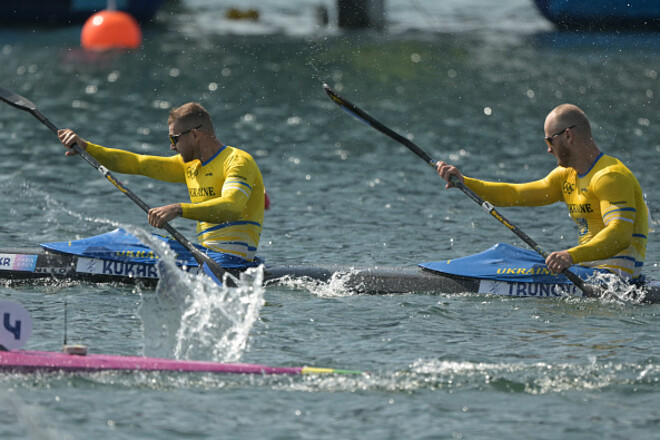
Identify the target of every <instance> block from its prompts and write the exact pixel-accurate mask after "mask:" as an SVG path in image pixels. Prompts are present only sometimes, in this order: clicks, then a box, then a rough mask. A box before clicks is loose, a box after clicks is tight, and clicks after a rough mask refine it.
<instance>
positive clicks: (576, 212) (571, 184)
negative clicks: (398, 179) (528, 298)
mask: <svg viewBox="0 0 660 440" xmlns="http://www.w3.org/2000/svg"><path fill="white" fill-rule="evenodd" d="M544 131H545V142H546V144H547V146H548V153H550V154H552V155H554V156H555V157H556V158H557V165H558V166H557V167H556V168H555V169H554V170H552V171H551V172H550V174H548V175H547V176H546V177H545V178H543V179H541V180H537V181H534V182H529V183H522V184H513V183H499V182H498V183H496V182H486V181H482V180H477V179H474V178H470V177H467V176H463V175H462V174H461V172H460V171H459V170H458V169H457V168H456V167H455V166H453V165H449V164H447V163H444V162H439V163H438V164H437V171H438V174H439V175H440V176H441V177H443V178H444V179H445V180H446V181H447V188H450V187H452V185H451V183H450V182H449V178H450V177H449V176H451V175H454V176H456V177H457V178H458V179H460V180H461V181H463V182H464V183H465V185H467V186H468V187H469V188H470V189H472V190H473V191H474V192H476V193H477V194H479V196H481V197H482V198H483V199H485V200H487V201H488V202H490V203H492V204H493V205H494V206H541V205H549V204H552V203H555V202H558V201H561V200H563V201H564V202H565V203H566V205H567V206H568V210H569V214H570V216H571V217H572V218H573V220H574V221H575V223H577V225H578V235H579V238H578V245H577V246H575V247H571V248H569V249H565V250H562V251H557V252H553V253H551V254H550V255H549V256H548V258H547V259H546V264H547V265H548V268H549V269H550V270H552V271H553V272H556V273H560V272H562V271H563V270H564V269H567V268H569V267H570V266H572V265H573V264H577V263H580V264H583V265H586V266H590V267H594V268H599V269H604V270H607V271H610V272H613V273H616V274H618V275H620V276H622V277H625V278H629V279H632V280H633V281H635V280H638V279H639V278H640V276H641V270H642V267H643V265H644V258H645V256H646V245H647V241H648V231H649V216H648V207H647V206H646V203H645V201H644V195H643V193H642V189H641V187H640V185H639V182H638V181H637V178H635V176H634V175H633V173H632V172H631V171H630V170H629V169H628V168H626V166H625V165H624V164H623V163H622V162H621V161H619V160H618V159H615V158H614V157H611V156H608V155H606V154H604V153H603V152H601V151H600V149H599V148H598V146H597V145H596V143H595V141H594V139H593V136H592V133H591V125H590V123H589V120H588V119H587V116H586V114H585V113H584V111H582V110H581V109H580V108H579V107H577V106H575V105H572V104H563V105H560V106H558V107H556V108H555V109H553V110H552V111H551V112H550V113H549V114H548V115H547V117H546V119H545V124H544Z"/></svg>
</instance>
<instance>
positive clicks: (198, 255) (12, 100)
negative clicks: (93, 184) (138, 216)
mask: <svg viewBox="0 0 660 440" xmlns="http://www.w3.org/2000/svg"><path fill="white" fill-rule="evenodd" d="M0 100H1V101H4V102H6V103H7V104H9V105H11V106H13V107H16V108H17V109H20V110H25V111H27V112H29V113H31V114H32V116H34V117H35V118H37V119H38V120H39V121H41V123H42V124H44V125H45V126H46V127H48V128H49V129H50V131H52V132H53V133H55V134H57V127H56V126H55V125H54V124H53V123H52V122H50V121H49V120H48V118H46V117H45V116H44V115H43V114H42V113H41V112H40V111H39V109H37V106H36V105H34V103H32V102H31V101H30V100H28V99H26V98H24V97H22V96H20V95H17V94H15V93H13V92H10V91H9V90H7V89H5V88H3V87H0ZM72 149H73V150H74V151H75V152H76V153H78V154H79V155H80V156H81V157H82V158H83V159H85V161H86V162H87V163H88V164H90V165H91V166H93V167H94V168H96V169H97V171H98V172H100V173H101V174H102V175H103V177H105V178H106V179H107V180H108V181H109V182H110V183H112V184H113V185H114V186H115V187H117V189H119V191H121V192H123V193H124V194H126V195H127V196H128V198H129V199H131V200H132V201H133V202H135V204H136V205H138V206H139V207H140V208H142V210H143V211H144V212H146V213H148V212H149V209H150V208H149V205H147V204H146V203H145V202H144V201H142V199H140V198H139V197H138V196H137V195H135V194H134V193H133V192H132V191H131V190H130V189H128V188H127V187H126V186H124V184H122V183H121V182H120V181H119V180H117V179H115V177H114V176H113V175H112V174H111V173H110V171H108V169H107V168H106V167H104V166H103V165H101V164H100V163H98V161H97V160H96V159H94V158H93V157H92V156H91V155H90V154H89V153H87V152H86V151H85V150H83V149H82V148H80V147H79V146H78V145H77V144H74V145H73V147H72ZM163 228H164V229H165V230H166V231H167V232H169V233H170V234H171V235H172V237H174V239H175V240H176V241H178V242H179V243H181V245H183V247H185V248H186V249H187V250H188V251H189V252H190V253H191V254H192V255H193V257H195V260H197V262H198V263H199V265H200V267H201V268H202V270H204V272H205V273H206V274H207V275H209V276H210V277H211V278H212V279H213V280H214V281H215V282H216V283H218V284H220V285H222V278H223V276H224V275H225V273H226V271H225V270H224V269H223V268H222V267H220V265H219V264H218V263H216V262H215V261H213V259H211V257H209V256H208V255H206V254H205V253H203V252H202V251H200V250H199V249H197V248H196V247H195V246H193V244H192V243H190V242H189V241H188V240H187V239H186V238H185V237H184V236H183V235H181V234H180V233H179V231H177V230H176V229H174V228H173V227H172V226H171V225H170V224H169V223H165V224H164V225H163ZM227 284H228V285H229V286H231V287H236V283H235V282H234V281H233V280H232V279H231V278H230V277H227Z"/></svg>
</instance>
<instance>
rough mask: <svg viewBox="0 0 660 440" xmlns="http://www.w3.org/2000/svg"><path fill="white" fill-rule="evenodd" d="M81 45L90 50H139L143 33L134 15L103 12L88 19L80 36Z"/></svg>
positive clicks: (112, 11) (111, 11) (109, 11)
mask: <svg viewBox="0 0 660 440" xmlns="http://www.w3.org/2000/svg"><path fill="white" fill-rule="evenodd" d="M80 44H81V46H82V47H83V48H85V49H90V50H100V51H103V50H111V49H137V48H139V47H140V45H141V44H142V31H141V30H140V25H139V24H138V22H137V20H135V18H133V16H132V15H130V14H128V13H126V12H122V11H114V10H103V11H99V12H97V13H96V14H94V15H92V16H91V17H89V18H88V19H87V21H86V22H85V25H84V26H83V29H82V32H81V34H80Z"/></svg>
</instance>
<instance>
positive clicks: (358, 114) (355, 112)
mask: <svg viewBox="0 0 660 440" xmlns="http://www.w3.org/2000/svg"><path fill="white" fill-rule="evenodd" d="M323 88H324V90H325V92H326V93H327V95H328V96H329V97H330V99H332V100H333V101H334V102H335V103H336V104H337V105H339V106H340V107H341V108H343V109H344V110H346V111H347V112H348V113H349V114H351V115H352V116H353V117H355V118H356V119H359V120H360V121H362V122H364V123H365V124H367V125H369V126H371V127H373V128H375V129H376V130H378V131H380V132H381V133H383V134H385V135H386V136H388V137H390V138H392V139H394V140H395V141H397V142H399V143H401V144H403V145H405V146H406V147H408V149H410V150H411V151H412V152H413V153H415V154H416V155H417V156H419V157H420V158H422V159H423V160H424V161H425V162H426V163H428V164H429V165H430V166H432V167H433V168H434V169H435V168H436V164H437V161H435V160H433V159H432V158H431V156H429V155H428V154H427V153H426V152H425V151H424V150H422V149H421V148H420V147H419V146H417V145H416V144H415V143H413V142H412V141H411V140H410V139H408V138H405V137H403V136H401V135H400V134H399V133H397V132H395V131H393V130H391V129H390V128H389V127H387V126H385V125H383V124H381V123H380V122H378V121H377V120H376V119H374V118H372V117H371V116H370V115H368V114H367V113H365V112H364V111H363V110H361V109H360V108H359V107H357V106H356V105H355V104H353V103H352V102H350V101H348V100H346V99H344V98H342V97H341V96H339V95H338V94H337V93H335V91H333V90H332V89H331V88H330V87H329V86H328V85H327V84H324V85H323ZM449 181H450V182H451V184H452V185H454V186H455V187H457V188H458V189H460V190H461V191H463V193H464V194H465V195H467V196H468V197H470V198H471V199H472V200H474V201H475V202H476V203H477V204H478V205H480V206H481V207H482V208H483V209H485V210H486V211H487V212H488V213H489V214H490V215H491V216H493V217H494V218H495V219H496V220H497V221H499V222H500V223H502V224H503V225H504V226H505V227H506V228H507V229H509V230H510V231H511V232H513V233H514V234H516V235H517V236H518V237H520V238H521V239H522V241H524V242H525V243H527V244H528V245H529V246H530V247H531V248H532V249H534V250H535V251H536V252H538V253H539V254H540V255H541V256H542V257H543V258H548V256H549V255H550V254H549V253H548V252H547V251H546V250H545V249H543V248H542V247H541V246H540V245H539V244H538V243H537V242H536V241H534V240H533V239H532V238H531V237H530V236H529V235H527V234H526V233H525V232H523V231H522V230H520V228H518V227H517V226H516V225H514V224H512V223H511V222H510V221H509V220H507V218H506V217H504V216H503V215H502V214H500V213H499V212H498V211H497V210H496V209H495V208H494V207H493V205H492V204H490V203H489V202H487V201H486V200H484V199H483V198H481V197H480V196H479V194H477V193H475V192H474V191H472V190H471V189H470V188H468V187H467V185H465V184H464V183H463V182H461V181H460V179H458V178H457V177H456V176H454V175H452V176H450V177H449ZM562 274H563V275H565V276H566V277H567V278H568V279H569V280H570V281H571V282H572V283H573V284H575V285H576V286H577V287H578V288H579V289H580V290H581V291H582V292H583V293H584V294H585V296H589V297H597V296H599V295H597V294H596V293H595V292H594V291H593V290H592V289H591V288H590V287H588V286H587V285H586V284H585V282H584V281H583V280H582V278H580V277H579V276H577V275H576V274H574V273H573V272H571V271H570V270H569V269H564V270H563V271H562Z"/></svg>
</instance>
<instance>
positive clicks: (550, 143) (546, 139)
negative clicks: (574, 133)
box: [543, 125, 577, 147]
mask: <svg viewBox="0 0 660 440" xmlns="http://www.w3.org/2000/svg"><path fill="white" fill-rule="evenodd" d="M575 127H577V125H571V126H570V127H566V128H564V129H563V130H562V131H558V132H557V133H555V134H553V135H552V136H544V137H543V139H545V143H546V144H548V147H552V140H553V139H554V138H556V137H557V136H561V135H562V134H564V132H565V131H566V130H569V129H571V128H575Z"/></svg>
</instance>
